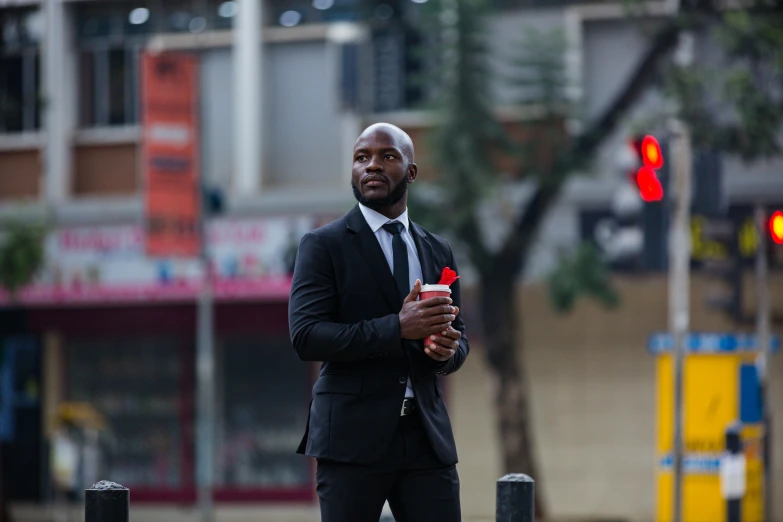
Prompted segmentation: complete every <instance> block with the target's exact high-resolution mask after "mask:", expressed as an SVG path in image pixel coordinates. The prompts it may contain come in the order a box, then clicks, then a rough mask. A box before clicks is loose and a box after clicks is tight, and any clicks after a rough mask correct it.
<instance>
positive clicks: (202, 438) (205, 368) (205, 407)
mask: <svg viewBox="0 0 783 522" xmlns="http://www.w3.org/2000/svg"><path fill="white" fill-rule="evenodd" d="M201 185H202V191H201V193H202V194H203V193H204V191H203V186H204V182H203V177H202V182H201ZM206 213H207V209H206V208H205V205H204V204H203V202H202V208H201V212H199V215H200V218H199V221H200V222H199V229H200V231H201V267H202V270H203V274H202V284H201V289H200V291H199V299H198V315H197V321H198V324H197V340H196V385H197V389H198V399H197V404H198V411H197V413H196V419H197V423H198V427H197V429H198V433H197V441H196V475H197V485H198V505H199V511H200V513H201V521H202V522H212V520H213V518H214V510H213V505H212V484H213V475H214V473H213V465H214V460H213V456H214V453H215V452H214V421H215V353H214V325H213V321H214V316H213V302H212V269H211V267H210V263H209V252H208V246H207V216H206V215H205V214H206Z"/></svg>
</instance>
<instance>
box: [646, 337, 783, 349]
mask: <svg viewBox="0 0 783 522" xmlns="http://www.w3.org/2000/svg"><path fill="white" fill-rule="evenodd" d="M770 343H771V344H772V351H773V352H777V351H778V350H779V349H780V337H778V336H777V335H773V336H772V337H771V339H770ZM673 347H674V338H673V337H672V335H671V334H669V333H656V334H653V335H652V336H650V338H649V339H648V341H647V349H648V350H649V351H650V352H651V353H654V354H657V353H665V352H670V351H671V350H672V348H673ZM758 349H759V343H758V339H757V338H756V336H755V335H751V334H733V333H706V332H705V333H690V334H688V336H687V337H686V339H685V350H686V351H687V352H690V353H737V352H754V351H757V350H758Z"/></svg>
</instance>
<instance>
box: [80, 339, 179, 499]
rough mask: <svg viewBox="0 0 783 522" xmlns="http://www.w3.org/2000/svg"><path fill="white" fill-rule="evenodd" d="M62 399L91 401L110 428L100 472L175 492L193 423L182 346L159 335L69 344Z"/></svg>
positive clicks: (128, 482) (127, 482)
mask: <svg viewBox="0 0 783 522" xmlns="http://www.w3.org/2000/svg"><path fill="white" fill-rule="evenodd" d="M67 349H68V374H67V375H68V398H69V399H70V400H72V401H84V402H89V403H90V404H92V405H93V406H94V407H95V408H97V409H98V411H99V412H101V413H102V414H103V415H104V416H105V417H106V421H107V424H108V428H109V437H108V446H107V451H105V453H104V458H105V460H104V461H103V463H102V464H103V466H101V467H102V470H101V471H103V472H104V473H103V474H104V476H107V477H111V479H112V480H114V481H117V482H119V483H120V484H123V485H127V486H131V487H134V486H135V487H138V488H140V489H145V488H156V489H164V490H165V489H169V490H171V489H174V490H176V489H179V488H181V487H182V486H183V485H185V484H186V483H188V482H190V474H189V473H188V472H187V471H186V470H185V469H183V467H184V461H185V459H186V451H188V444H187V441H186V438H185V433H186V432H188V431H189V430H190V429H191V428H192V427H191V426H189V423H190V422H191V414H190V412H189V411H188V409H187V404H188V402H187V401H185V397H187V396H188V395H187V393H188V392H190V393H192V391H190V390H187V388H186V387H184V383H185V379H184V377H185V376H186V375H187V373H186V368H184V365H183V361H182V357H181V353H182V352H181V350H180V343H179V342H178V341H176V340H163V339H121V338H117V339H107V340H104V341H98V340H95V341H82V342H78V341H74V342H69V343H68V346H67Z"/></svg>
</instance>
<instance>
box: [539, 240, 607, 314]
mask: <svg viewBox="0 0 783 522" xmlns="http://www.w3.org/2000/svg"><path fill="white" fill-rule="evenodd" d="M610 278H611V273H610V271H609V269H608V267H607V266H606V264H605V263H604V262H603V260H602V259H601V255H600V253H599V252H598V250H597V249H596V247H595V246H594V245H593V244H591V243H588V242H584V243H582V244H581V245H579V247H578V248H577V249H576V251H574V252H573V253H571V254H570V255H567V256H565V257H564V258H563V259H561V261H560V264H559V265H558V267H557V268H556V269H555V270H553V271H552V272H551V273H550V275H549V278H548V279H549V298H550V302H551V303H552V306H553V307H554V308H555V309H556V310H559V311H562V312H570V311H571V310H572V309H573V307H574V304H575V303H576V301H577V300H578V299H579V297H580V296H589V297H592V298H594V299H595V300H596V301H598V302H599V303H601V304H602V305H604V306H605V307H607V308H614V307H616V306H617V305H618V304H619V302H620V298H619V296H618V294H617V292H616V291H615V290H614V288H613V287H612V284H611V282H610Z"/></svg>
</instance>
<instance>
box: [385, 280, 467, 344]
mask: <svg viewBox="0 0 783 522" xmlns="http://www.w3.org/2000/svg"><path fill="white" fill-rule="evenodd" d="M419 292H421V281H419V280H418V279H417V280H416V284H415V285H413V289H411V292H410V293H409V294H408V297H406V298H405V301H403V303H402V310H400V314H399V317H400V337H402V338H403V339H424V338H427V337H429V336H430V335H434V334H440V333H441V332H444V331H446V330H447V329H448V327H449V325H451V322H452V321H453V320H454V319H455V318H456V317H457V314H458V313H459V308H457V307H456V306H451V298H450V297H431V298H429V299H424V300H422V301H417V300H416V299H417V298H418V297H419Z"/></svg>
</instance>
